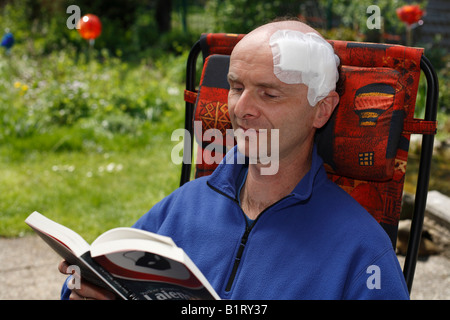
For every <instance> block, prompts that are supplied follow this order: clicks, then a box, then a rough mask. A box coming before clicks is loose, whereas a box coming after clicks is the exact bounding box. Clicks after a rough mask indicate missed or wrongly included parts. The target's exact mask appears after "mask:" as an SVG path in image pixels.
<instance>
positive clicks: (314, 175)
mask: <svg viewBox="0 0 450 320" xmlns="http://www.w3.org/2000/svg"><path fill="white" fill-rule="evenodd" d="M247 168H248V159H247V158H246V157H245V156H244V155H243V154H242V153H240V152H239V151H238V149H237V147H236V146H235V147H234V148H233V149H231V150H230V151H229V152H228V153H227V154H226V156H225V157H224V158H223V160H222V162H221V163H220V164H219V166H217V168H216V169H215V170H214V172H213V173H212V174H211V175H210V176H209V177H208V179H207V184H208V185H209V186H210V187H211V188H213V189H214V190H216V191H217V192H219V193H221V194H223V195H225V196H227V197H229V198H231V199H233V200H235V201H237V199H236V195H237V190H238V188H239V186H240V185H241V183H242V181H243V179H244V178H245V175H246V174H247ZM323 179H327V177H326V172H325V169H324V167H323V161H322V158H321V157H320V156H319V155H318V154H317V148H316V146H315V145H314V148H313V153H312V161H311V168H310V170H309V171H308V172H307V174H306V175H305V176H304V177H303V178H302V180H300V182H299V183H298V184H297V186H296V187H295V188H294V190H293V191H292V193H291V195H292V196H294V198H295V199H297V200H299V201H304V200H307V199H309V197H311V194H312V192H313V188H314V186H315V185H318V184H319V183H321V182H322V181H323Z"/></svg>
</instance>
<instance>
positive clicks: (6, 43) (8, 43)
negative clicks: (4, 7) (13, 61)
mask: <svg viewBox="0 0 450 320" xmlns="http://www.w3.org/2000/svg"><path fill="white" fill-rule="evenodd" d="M13 45H14V36H13V34H12V33H11V32H6V33H5V35H4V36H3V38H2V43H1V46H2V47H5V48H6V52H7V53H9V52H10V51H11V48H12V46H13Z"/></svg>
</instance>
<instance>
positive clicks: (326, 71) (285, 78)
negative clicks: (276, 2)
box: [269, 30, 339, 106]
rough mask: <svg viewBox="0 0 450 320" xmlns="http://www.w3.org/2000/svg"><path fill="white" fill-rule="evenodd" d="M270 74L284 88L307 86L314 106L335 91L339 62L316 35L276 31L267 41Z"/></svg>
mask: <svg viewBox="0 0 450 320" xmlns="http://www.w3.org/2000/svg"><path fill="white" fill-rule="evenodd" d="M269 44H270V47H271V49H272V55H273V72H274V74H275V76H276V77H277V78H278V79H279V80H281V81H282V82H284V83H287V84H299V83H303V84H305V85H306V86H308V96H307V98H308V102H309V104H310V105H311V106H315V105H316V104H317V102H319V101H320V100H322V99H323V98H325V97H326V96H327V95H328V94H329V93H330V92H331V91H333V90H335V89H336V82H337V80H338V79H339V72H338V69H337V67H338V66H339V58H338V57H337V56H336V55H335V54H334V50H333V48H332V47H331V45H330V44H329V43H328V42H327V41H326V40H325V39H323V38H322V37H321V36H319V35H318V34H316V33H312V32H309V33H303V32H300V31H294V30H278V31H276V32H275V33H274V34H272V36H271V37H270V42H269Z"/></svg>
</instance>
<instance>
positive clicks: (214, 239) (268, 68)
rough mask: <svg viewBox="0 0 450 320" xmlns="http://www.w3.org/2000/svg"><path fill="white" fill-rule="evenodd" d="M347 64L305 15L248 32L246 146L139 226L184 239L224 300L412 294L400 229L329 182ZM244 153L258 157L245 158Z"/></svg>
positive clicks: (240, 59) (233, 83) (233, 110)
mask: <svg viewBox="0 0 450 320" xmlns="http://www.w3.org/2000/svg"><path fill="white" fill-rule="evenodd" d="M338 64H339V61H338V59H337V57H336V56H335V55H334V52H333V51H332V49H331V46H329V45H328V44H327V43H326V41H325V40H324V39H323V38H322V37H321V36H320V35H319V34H318V33H317V32H316V31H315V30H314V29H312V28H310V27H309V26H307V25H305V24H303V23H300V22H298V21H279V22H273V23H270V24H267V25H264V26H262V27H259V28H257V29H255V30H254V31H253V32H251V33H249V34H248V35H246V36H245V37H244V38H243V39H242V40H241V41H240V42H239V43H238V44H237V45H236V47H235V49H234V50H233V52H232V55H231V57H230V68H229V74H228V81H229V83H230V91H229V96H228V108H229V114H230V119H231V122H232V125H233V128H234V129H235V130H236V131H237V133H238V134H237V135H236V140H237V147H236V148H234V149H232V151H230V152H229V153H228V154H227V156H226V157H225V159H224V161H223V162H222V163H221V164H220V165H219V167H218V168H217V169H216V170H215V171H214V173H213V174H212V175H211V176H209V177H204V178H199V179H196V180H194V181H191V182H189V183H187V184H185V185H184V186H183V187H181V188H179V189H177V190H176V191H174V192H173V193H172V194H171V195H169V196H168V197H166V198H165V199H163V200H162V201H161V202H160V203H158V204H156V205H155V206H154V207H153V208H152V209H151V210H150V211H149V212H148V213H147V214H145V215H144V216H143V217H142V218H141V219H139V220H138V221H137V223H136V224H135V227H136V228H142V229H145V230H149V231H152V232H157V233H160V234H164V235H167V236H170V237H172V238H173V240H174V241H175V243H176V244H177V245H178V246H180V247H182V248H183V249H184V250H185V251H186V252H187V254H188V255H189V256H190V257H191V259H192V260H193V261H194V262H195V263H196V264H197V266H198V267H199V269H200V270H201V271H202V272H203V273H204V275H205V276H206V278H207V279H208V280H209V281H210V283H211V284H212V286H213V287H214V289H215V290H216V291H217V293H218V294H219V295H220V296H221V297H222V298H224V299H408V291H407V288H406V284H405V282H404V278H403V274H402V272H401V269H400V266H399V264H398V261H397V258H396V255H395V253H394V251H393V249H392V245H391V242H390V240H389V238H388V236H387V235H386V234H385V232H384V231H383V229H382V228H381V227H380V226H379V224H378V223H377V222H376V221H375V220H374V219H373V218H372V217H371V216H370V215H369V214H368V213H367V212H366V211H365V210H364V209H363V208H362V207H361V206H360V205H359V204H358V203H357V202H356V201H354V200H353V199H352V198H351V197H350V196H349V195H348V194H347V193H345V192H344V191H343V190H342V189H340V188H339V187H338V186H337V185H335V184H333V183H332V182H330V181H329V180H328V179H327V177H326V173H325V171H324V168H323V165H322V164H323V163H322V160H321V159H320V157H319V156H318V155H317V153H316V150H315V146H314V134H315V131H316V130H317V129H318V128H320V127H322V126H323V125H324V124H325V123H326V122H327V121H328V119H329V117H330V116H331V114H332V112H333V110H334V108H335V107H336V105H337V104H338V101H339V96H338V94H337V93H336V91H335V85H336V81H337V77H338V72H337V65H338ZM263 132H264V133H267V134H268V137H267V139H266V140H267V141H266V142H267V150H265V151H267V153H268V154H269V155H270V159H272V160H273V159H275V160H273V161H277V170H276V172H271V173H270V174H267V173H264V172H263V171H264V169H267V167H268V166H269V165H270V164H267V163H266V162H265V161H263V159H262V158H261V157H259V154H261V153H260V151H261V150H259V147H255V146H252V145H251V144H250V143H249V140H250V138H251V137H254V138H256V139H257V140H258V141H259V140H260V139H262V133H263ZM275 133H276V134H275ZM276 137H279V141H277V142H279V143H277V144H276V146H277V148H276V149H274V150H272V147H271V146H273V144H272V141H271V140H272V139H275V138H276ZM258 145H259V144H258ZM242 154H243V155H245V156H246V157H247V158H248V159H250V160H253V161H248V162H249V164H240V163H241V162H239V161H237V159H238V158H239V157H242ZM66 268H67V264H65V263H62V264H61V265H60V271H61V272H63V273H65V272H66ZM69 295H70V298H72V299H82V298H96V299H97V298H111V297H112V296H111V295H110V293H108V292H105V291H103V290H101V289H99V288H97V287H95V286H93V285H90V284H87V283H84V284H83V285H82V286H81V288H80V289H78V290H77V289H75V290H73V291H72V292H71V291H70V290H68V289H67V288H64V289H63V293H62V296H63V298H68V297H69Z"/></svg>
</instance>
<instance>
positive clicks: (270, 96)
mask: <svg viewBox="0 0 450 320" xmlns="http://www.w3.org/2000/svg"><path fill="white" fill-rule="evenodd" d="M264 95H265V96H266V97H267V98H270V99H275V98H278V97H279V96H278V95H276V94H271V93H269V92H264Z"/></svg>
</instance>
